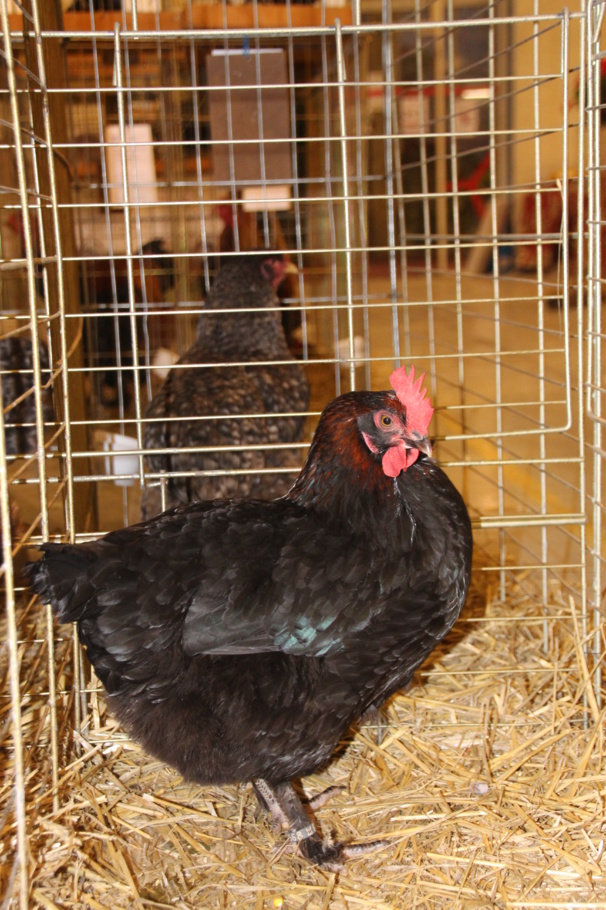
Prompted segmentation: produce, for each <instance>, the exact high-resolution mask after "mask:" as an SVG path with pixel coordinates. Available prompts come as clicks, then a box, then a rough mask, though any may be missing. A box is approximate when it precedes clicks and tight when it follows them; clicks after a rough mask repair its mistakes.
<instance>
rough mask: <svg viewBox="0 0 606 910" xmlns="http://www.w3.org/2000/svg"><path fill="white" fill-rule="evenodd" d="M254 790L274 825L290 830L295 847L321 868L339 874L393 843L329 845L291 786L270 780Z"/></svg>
mask: <svg viewBox="0 0 606 910" xmlns="http://www.w3.org/2000/svg"><path fill="white" fill-rule="evenodd" d="M253 787H254V789H255V793H256V794H257V799H258V800H259V802H260V803H261V806H262V807H263V808H264V809H266V810H267V811H268V812H269V813H270V815H271V817H272V819H273V821H274V822H275V823H276V824H277V825H279V827H280V828H282V829H287V830H288V839H289V840H290V842H291V844H293V845H294V846H296V847H298V849H299V850H300V852H301V853H302V854H303V856H304V857H305V858H306V859H308V860H309V861H310V862H312V863H315V864H316V865H318V866H325V867H326V868H328V869H332V870H334V871H338V870H339V869H341V868H342V866H343V862H344V861H345V860H346V859H351V858H352V857H354V856H362V855H363V854H364V853H370V852H371V851H373V850H379V849H381V848H382V847H385V846H387V844H388V843H389V841H386V840H375V841H371V842H370V843H368V844H341V843H339V842H337V843H336V844H329V843H326V842H325V841H323V840H322V838H321V837H320V835H319V834H318V832H317V831H316V828H315V825H314V824H313V822H312V820H311V819H310V817H309V815H308V814H307V812H306V811H305V809H304V807H303V804H302V802H301V800H300V799H299V797H298V796H297V794H296V793H295V791H294V789H293V787H292V785H291V784H289V783H285V784H271V785H270V784H268V782H267V781H266V780H262V779H261V778H257V779H256V780H254V781H253ZM330 789H333V788H330ZM325 792H326V791H325ZM321 795H322V794H321ZM330 795H333V794H332V793H331V794H330Z"/></svg>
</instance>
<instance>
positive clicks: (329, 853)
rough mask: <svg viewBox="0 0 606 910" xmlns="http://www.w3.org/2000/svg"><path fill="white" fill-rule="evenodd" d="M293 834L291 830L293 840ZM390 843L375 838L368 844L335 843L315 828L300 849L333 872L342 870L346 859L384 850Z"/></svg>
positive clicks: (312, 861)
mask: <svg viewBox="0 0 606 910" xmlns="http://www.w3.org/2000/svg"><path fill="white" fill-rule="evenodd" d="M296 833H297V834H298V833H299V832H296ZM292 836H293V832H292V831H291V832H289V840H292ZM389 843H390V842H389V841H388V840H373V841H369V842H368V843H367V844H343V843H341V842H340V841H337V842H336V843H334V844H333V843H331V842H330V841H325V840H322V838H321V837H320V835H319V834H318V833H317V832H316V831H315V830H314V833H313V834H312V835H310V836H309V837H304V838H303V839H302V840H301V841H300V843H299V851H300V853H301V854H302V855H303V856H304V857H305V859H307V860H309V862H310V863H314V865H316V866H322V867H323V868H324V869H328V870H330V871H331V872H340V871H341V869H342V868H343V864H344V863H345V861H346V860H348V859H355V858H356V857H359V856H364V855H365V854H366V853H374V852H375V850H382V849H383V848H384V847H388V846H389Z"/></svg>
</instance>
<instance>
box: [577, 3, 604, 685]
mask: <svg viewBox="0 0 606 910" xmlns="http://www.w3.org/2000/svg"><path fill="white" fill-rule="evenodd" d="M604 11H605V5H604V3H602V2H598V3H594V4H592V6H591V9H590V11H589V15H588V17H587V41H586V43H587V49H588V72H589V73H590V78H589V80H588V84H587V111H588V184H589V186H588V193H587V198H588V211H587V225H588V231H587V235H588V241H587V263H588V266H587V314H588V325H587V333H586V336H587V364H588V380H587V397H586V408H587V414H588V417H589V425H590V430H589V433H588V443H589V445H590V447H591V456H590V457H589V458H588V471H587V479H588V487H589V489H588V518H590V519H591V521H592V525H593V527H592V536H591V540H590V542H589V545H590V550H591V558H592V569H593V578H592V586H591V591H590V607H591V609H592V611H593V614H592V617H591V619H592V627H593V642H592V651H593V658H594V661H595V666H596V669H595V680H596V687H597V689H598V691H599V690H600V689H601V684H602V671H601V660H600V657H601V655H602V654H603V652H604V643H603V637H604V616H603V609H602V604H603V590H604V556H603V545H602V540H603V533H604V528H603V520H604V518H603V516H604V496H603V484H604V479H603V471H602V460H603V457H604V448H603V445H604V443H603V436H602V431H603V425H604V416H603V413H602V410H603V409H602V401H603V394H604V381H603V367H602V352H603V342H604V330H603V327H602V289H603V284H604V279H603V266H602V243H603V242H604V236H605V225H604V215H603V212H602V204H601V203H602V199H603V193H604V188H603V182H602V178H601V173H602V156H601V143H602V135H603V130H604V128H603V126H602V123H603V122H604V120H605V114H604V110H605V106H604V105H605V101H606V99H604V98H603V97H602V93H601V85H602V74H603V73H604V72H606V68H605V64H604V57H605V53H604V50H603V49H602V48H601V47H600V39H601V31H602V24H603V19H604ZM582 277H583V276H579V278H580V280H582Z"/></svg>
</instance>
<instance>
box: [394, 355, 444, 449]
mask: <svg viewBox="0 0 606 910" xmlns="http://www.w3.org/2000/svg"><path fill="white" fill-rule="evenodd" d="M424 379H425V373H421V375H420V376H419V378H418V379H417V381H416V382H415V368H414V367H413V366H411V368H410V373H408V374H407V373H406V367H400V368H399V369H397V370H394V371H393V373H392V374H391V376H390V377H389V381H390V382H391V386H392V388H393V390H394V392H395V393H396V395H397V396H398V398H399V399H400V401H401V402H402V404H403V405H404V407H405V408H406V424H407V426H408V429H409V430H416V431H417V433H420V434H421V435H422V436H427V430H428V428H429V423H430V421H431V417H432V415H433V408H432V406H431V405H430V403H429V399H427V398H426V397H425V396H426V395H427V389H423V388H421V386H422V385H423V380H424Z"/></svg>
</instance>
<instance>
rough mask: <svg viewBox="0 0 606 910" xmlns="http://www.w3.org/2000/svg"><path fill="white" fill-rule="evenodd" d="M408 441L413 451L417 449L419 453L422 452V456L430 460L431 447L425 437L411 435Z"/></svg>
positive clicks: (415, 434)
mask: <svg viewBox="0 0 606 910" xmlns="http://www.w3.org/2000/svg"><path fill="white" fill-rule="evenodd" d="M409 440H410V442H411V443H412V445H413V446H414V447H415V449H418V450H419V452H423V454H424V455H427V457H428V458H431V453H432V451H433V450H432V447H431V442H430V441H429V439H428V437H427V436H421V434H420V433H414V432H413V433H411V434H410V436H409Z"/></svg>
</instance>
